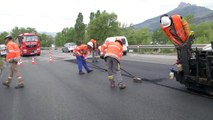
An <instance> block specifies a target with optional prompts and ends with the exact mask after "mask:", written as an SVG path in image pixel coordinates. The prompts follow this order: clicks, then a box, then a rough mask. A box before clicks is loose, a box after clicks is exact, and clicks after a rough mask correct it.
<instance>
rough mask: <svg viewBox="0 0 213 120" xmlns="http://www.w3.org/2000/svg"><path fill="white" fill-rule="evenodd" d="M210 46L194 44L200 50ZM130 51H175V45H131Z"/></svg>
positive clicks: (193, 46)
mask: <svg viewBox="0 0 213 120" xmlns="http://www.w3.org/2000/svg"><path fill="white" fill-rule="evenodd" d="M206 45H208V44H193V45H192V48H198V49H202V48H203V47H204V46H206ZM128 48H129V49H137V48H146V49H155V48H164V49H165V48H167V49H173V48H175V46H174V45H173V44H168V45H129V46H128Z"/></svg>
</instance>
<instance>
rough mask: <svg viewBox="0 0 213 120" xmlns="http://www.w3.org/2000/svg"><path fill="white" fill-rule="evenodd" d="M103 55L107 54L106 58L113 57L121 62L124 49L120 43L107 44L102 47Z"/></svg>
mask: <svg viewBox="0 0 213 120" xmlns="http://www.w3.org/2000/svg"><path fill="white" fill-rule="evenodd" d="M100 51H101V55H102V54H105V56H104V57H108V56H109V57H113V58H115V59H117V60H118V61H119V62H120V61H121V58H122V55H123V47H122V45H121V44H120V43H118V42H106V43H105V44H103V45H102V46H101V47H100Z"/></svg>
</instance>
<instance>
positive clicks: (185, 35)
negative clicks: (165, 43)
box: [160, 14, 194, 60]
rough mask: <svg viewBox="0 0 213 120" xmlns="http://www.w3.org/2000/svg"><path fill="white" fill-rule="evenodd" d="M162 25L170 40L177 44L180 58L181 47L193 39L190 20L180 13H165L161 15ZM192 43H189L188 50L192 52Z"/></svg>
mask: <svg viewBox="0 0 213 120" xmlns="http://www.w3.org/2000/svg"><path fill="white" fill-rule="evenodd" d="M160 25H161V28H162V30H163V31H164V33H165V34H166V35H167V36H168V37H169V39H170V41H171V42H172V43H173V44H174V45H175V47H176V49H177V53H178V60H179V59H180V50H179V47H180V46H182V45H183V44H185V43H186V42H187V41H188V40H191V41H193V39H194V32H193V31H190V27H189V24H188V22H187V21H186V20H185V19H184V18H183V17H182V16H181V15H178V14H175V15H172V16H170V17H169V16H168V15H167V14H164V15H162V16H161V17H160ZM191 45H192V43H190V44H188V52H189V54H191Z"/></svg>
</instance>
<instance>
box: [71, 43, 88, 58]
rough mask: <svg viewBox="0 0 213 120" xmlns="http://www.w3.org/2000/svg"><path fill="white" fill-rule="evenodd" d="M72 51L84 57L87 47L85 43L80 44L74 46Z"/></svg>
mask: <svg viewBox="0 0 213 120" xmlns="http://www.w3.org/2000/svg"><path fill="white" fill-rule="evenodd" d="M73 51H74V53H76V55H77V56H84V57H85V58H87V55H88V52H89V49H88V47H87V45H85V44H82V45H80V46H77V47H75V48H74V50H73Z"/></svg>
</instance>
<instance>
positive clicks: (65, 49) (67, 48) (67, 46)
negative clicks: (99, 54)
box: [61, 42, 77, 52]
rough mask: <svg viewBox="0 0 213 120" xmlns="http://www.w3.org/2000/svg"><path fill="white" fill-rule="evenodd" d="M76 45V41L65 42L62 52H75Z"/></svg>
mask: <svg viewBox="0 0 213 120" xmlns="http://www.w3.org/2000/svg"><path fill="white" fill-rule="evenodd" d="M76 46H77V45H76V44H75V43H74V42H70V43H66V44H64V47H63V48H62V49H61V50H62V52H73V49H74V48H75V47H76Z"/></svg>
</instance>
